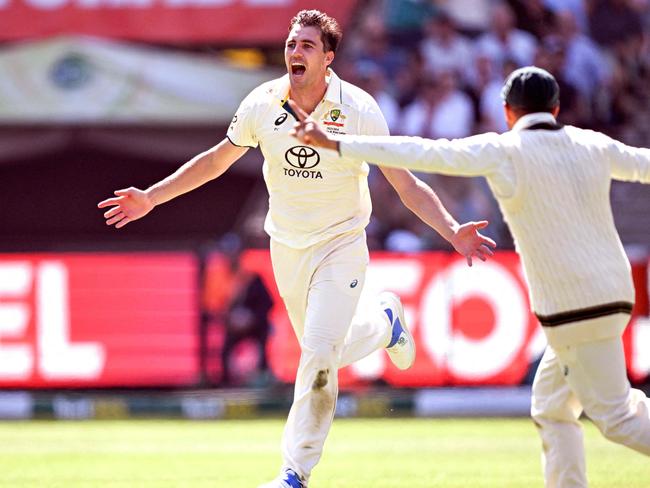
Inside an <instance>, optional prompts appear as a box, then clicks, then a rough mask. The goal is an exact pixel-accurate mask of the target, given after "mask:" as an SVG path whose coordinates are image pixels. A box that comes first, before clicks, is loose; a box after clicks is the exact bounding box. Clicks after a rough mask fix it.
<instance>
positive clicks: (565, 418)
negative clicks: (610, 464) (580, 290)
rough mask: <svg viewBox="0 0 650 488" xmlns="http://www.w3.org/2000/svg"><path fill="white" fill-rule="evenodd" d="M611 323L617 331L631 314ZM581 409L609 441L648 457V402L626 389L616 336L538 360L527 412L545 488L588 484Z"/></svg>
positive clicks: (550, 351)
mask: <svg viewBox="0 0 650 488" xmlns="http://www.w3.org/2000/svg"><path fill="white" fill-rule="evenodd" d="M598 320H600V321H602V320H603V319H602V318H600V319H598ZM609 320H611V321H612V325H613V327H616V325H617V324H620V323H621V322H620V321H625V322H627V321H629V315H625V314H617V315H612V316H611V317H610V318H609ZM619 330H620V329H619ZM583 411H584V412H585V414H586V415H587V416H588V417H589V418H590V419H591V421H592V422H593V423H594V424H595V425H596V426H597V427H598V429H599V430H600V432H601V433H602V434H603V435H604V436H605V437H606V438H607V439H609V440H611V441H614V442H617V443H619V444H622V445H624V446H627V447H629V448H631V449H634V450H636V451H638V452H641V453H643V454H646V455H650V414H649V411H650V402H649V401H648V399H647V398H646V396H645V394H644V393H643V392H642V391H639V390H635V389H632V388H631V387H630V383H629V381H628V378H627V373H626V368H625V354H624V351H623V341H622V340H621V338H620V337H613V338H610V339H604V340H598V341H593V342H584V343H580V344H576V345H568V346H556V347H552V346H548V347H547V349H546V352H545V353H544V356H543V357H542V360H541V363H540V365H539V368H538V370H537V374H536V375H535V380H534V382H533V395H532V405H531V414H532V417H533V419H534V421H535V424H536V425H537V427H538V429H539V433H540V436H541V438H542V448H543V452H542V467H543V469H544V482H545V485H546V487H547V488H574V487H575V488H584V487H586V486H587V474H586V468H585V452H584V444H583V437H582V426H581V424H580V422H579V421H578V419H579V417H580V414H581V413H582V412H583Z"/></svg>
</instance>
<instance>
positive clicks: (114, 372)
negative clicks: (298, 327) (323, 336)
mask: <svg viewBox="0 0 650 488" xmlns="http://www.w3.org/2000/svg"><path fill="white" fill-rule="evenodd" d="M213 261H214V260H213V259H210V260H208V268H213V267H211V266H210V263H211V262H213ZM217 261H219V260H217ZM220 261H223V258H221V259H220ZM242 264H243V267H244V268H246V269H249V270H252V271H255V272H257V273H259V274H260V275H261V277H262V279H263V280H264V282H265V284H266V285H267V287H268V289H269V291H270V292H271V295H272V297H273V299H274V302H275V306H274V308H273V309H272V311H271V321H272V323H273V333H272V334H271V336H270V339H269V342H268V344H267V351H268V356H269V363H270V367H271V369H272V371H273V373H274V375H275V376H276V377H277V378H279V379H281V380H283V381H286V382H292V381H293V380H294V377H295V371H296V367H297V364H298V360H299V355H300V350H299V347H298V342H297V340H296V338H295V336H294V333H293V330H292V328H291V325H290V323H289V320H288V318H287V315H286V312H285V310H284V306H283V305H282V301H281V299H280V297H279V295H278V291H277V287H276V285H275V280H274V278H273V272H272V268H271V263H270V259H269V254H268V251H248V252H246V253H244V254H243V257H242ZM226 268H227V267H224V266H222V267H220V268H219V267H215V268H214V269H213V271H215V276H212V279H213V283H216V285H215V286H216V287H215V288H213V289H212V290H211V291H210V295H211V296H210V297H209V298H210V299H211V300H213V301H215V304H213V305H215V306H217V305H216V302H219V303H223V302H224V301H225V302H227V301H228V298H227V296H228V295H229V294H230V295H232V290H233V289H234V288H233V286H234V285H233V282H232V281H228V280H227V279H226V278H227V277H226V273H227V270H226ZM198 269H199V266H198V260H197V258H196V257H195V256H194V255H193V254H190V253H113V254H29V255H18V254H12V255H0V388H11V387H15V388H57V387H78V388H97V387H123V386H127V387H150V386H195V385H197V384H198V382H199V381H200V378H201V371H200V362H201V361H200V359H201V358H200V351H201V347H200V337H199V313H200V307H199V285H198V283H199V280H198ZM647 273H648V266H647V263H646V262H642V263H636V264H634V265H633V276H634V280H635V285H636V289H637V299H636V306H635V310H634V315H633V319H632V321H631V323H630V326H629V327H628V328H627V330H626V332H625V335H624V343H625V347H626V356H627V361H628V367H629V373H630V377H631V378H632V379H633V380H635V381H641V380H644V379H647V376H648V373H649V372H650V318H648V312H649V310H648V287H647V282H648V274H647ZM381 290H393V291H395V292H397V293H398V294H399V295H400V296H401V297H402V301H403V303H404V308H405V314H406V316H407V320H408V322H409V325H410V327H411V329H412V331H413V334H414V336H415V339H416V342H417V347H418V355H417V359H416V362H415V365H414V366H413V367H412V368H411V369H410V370H408V371H398V370H397V369H396V368H395V367H394V366H393V365H392V364H391V362H390V360H389V359H388V356H387V355H386V353H385V352H384V351H383V350H380V351H377V352H376V353H374V354H372V355H370V356H369V357H367V358H365V359H363V360H361V361H359V362H357V363H355V364H353V365H351V366H349V367H347V368H345V369H343V370H341V373H340V383H341V385H342V386H343V387H346V386H354V385H359V384H365V383H368V382H372V381H375V380H382V381H385V382H386V383H388V384H390V385H393V386H400V387H421V386H441V385H515V384H519V383H521V382H522V380H523V379H524V378H525V376H526V374H527V373H528V372H529V370H530V366H531V364H532V363H534V362H535V360H536V359H537V358H538V357H539V355H540V354H541V352H542V351H543V348H544V346H545V340H544V336H543V334H542V332H541V330H540V328H539V326H538V323H537V321H536V319H535V317H534V316H533V315H532V314H531V313H530V311H529V303H528V297H527V289H526V285H525V282H524V280H523V276H522V272H521V268H520V264H519V260H518V258H517V256H516V255H515V254H514V253H508V252H503V251H501V252H499V253H498V254H497V255H496V256H495V257H494V258H493V259H491V260H490V261H489V262H487V263H477V264H476V265H475V266H474V267H472V268H468V267H467V266H466V264H465V261H464V260H463V259H462V258H460V257H457V256H456V255H454V254H450V253H425V254H419V255H396V254H391V253H373V255H372V259H371V264H370V266H369V268H368V274H367V279H366V284H365V288H364V295H363V296H362V300H368V299H371V298H370V297H372V296H374V295H376V294H377V293H378V292H379V291H381ZM206 291H207V289H206ZM215 293H216V294H217V295H218V294H219V293H221V294H223V295H224V297H225V298H224V297H219V296H216V295H215ZM206 294H207V293H206ZM213 295H215V296H213ZM204 305H205V306H208V304H207V300H206V298H205V297H204ZM210 347H212V346H210V345H209V344H208V349H210ZM206 350H207V349H206ZM212 352H213V353H214V354H213V356H214V357H212V360H214V359H215V358H216V359H217V360H219V358H220V355H219V354H218V351H217V350H214V351H212ZM251 360H252V361H254V358H250V357H249V358H247V361H248V362H250V361H251Z"/></svg>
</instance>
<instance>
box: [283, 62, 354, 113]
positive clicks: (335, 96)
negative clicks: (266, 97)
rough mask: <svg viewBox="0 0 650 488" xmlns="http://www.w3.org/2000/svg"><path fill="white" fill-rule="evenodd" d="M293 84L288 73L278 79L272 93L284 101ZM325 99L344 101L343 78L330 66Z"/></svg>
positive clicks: (339, 102) (336, 101) (334, 101)
mask: <svg viewBox="0 0 650 488" xmlns="http://www.w3.org/2000/svg"><path fill="white" fill-rule="evenodd" d="M290 88H291V84H290V82H289V75H288V74H286V75H284V76H283V77H282V78H280V79H278V82H277V83H276V84H275V86H274V87H273V88H272V93H273V95H274V96H275V97H277V98H278V99H280V101H282V102H284V101H285V100H286V99H287V96H288V95H289V89H290ZM323 99H324V100H327V101H328V102H332V103H336V104H342V103H343V87H342V86H341V78H339V77H338V75H337V74H336V73H334V70H332V69H331V68H328V70H327V90H326V91H325V97H324V98H323Z"/></svg>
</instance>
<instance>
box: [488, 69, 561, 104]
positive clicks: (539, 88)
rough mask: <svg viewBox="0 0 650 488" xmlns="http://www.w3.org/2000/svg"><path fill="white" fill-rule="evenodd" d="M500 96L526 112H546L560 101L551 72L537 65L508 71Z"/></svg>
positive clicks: (558, 91)
mask: <svg viewBox="0 0 650 488" xmlns="http://www.w3.org/2000/svg"><path fill="white" fill-rule="evenodd" d="M501 98H503V101H504V102H505V103H507V104H508V105H510V106H511V107H513V108H518V109H522V110H526V111H527V112H547V111H549V110H552V109H553V108H555V107H556V106H557V104H558V103H559V101H560V87H559V86H558V84H557V81H555V78H554V77H553V75H552V74H551V73H549V72H548V71H546V70H543V69H542V68H538V67H537V66H526V67H524V68H519V69H516V70H515V71H513V72H512V73H510V76H508V79H507V80H506V82H505V84H504V85H503V88H502V89H501Z"/></svg>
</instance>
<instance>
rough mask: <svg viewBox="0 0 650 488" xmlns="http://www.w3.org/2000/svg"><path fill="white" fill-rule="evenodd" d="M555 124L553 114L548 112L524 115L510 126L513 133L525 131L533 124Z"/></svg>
mask: <svg viewBox="0 0 650 488" xmlns="http://www.w3.org/2000/svg"><path fill="white" fill-rule="evenodd" d="M543 123H546V124H557V121H556V120H555V117H553V114H550V113H548V112H535V113H532V114H526V115H524V116H523V117H520V118H519V120H517V122H516V123H515V125H514V126H512V130H513V131H520V130H524V129H527V128H528V127H531V126H533V125H535V124H543Z"/></svg>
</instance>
